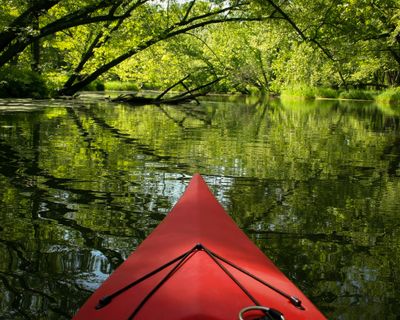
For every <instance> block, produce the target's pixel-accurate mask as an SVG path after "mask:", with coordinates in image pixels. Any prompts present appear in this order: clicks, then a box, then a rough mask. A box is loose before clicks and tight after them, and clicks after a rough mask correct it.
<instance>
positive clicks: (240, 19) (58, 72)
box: [0, 0, 400, 95]
mask: <svg viewBox="0 0 400 320" xmlns="http://www.w3.org/2000/svg"><path fill="white" fill-rule="evenodd" d="M399 13H400V2H399V1H398V0H346V1H337V0H333V1H332V0H331V1H328V0H312V1H311V0H300V1H296V2H291V1H277V0H251V1H248V0H234V1H224V0H222V1H221V0H201V1H200V0H190V1H177V0H167V1H164V0H161V1H154V0H135V1H131V0H118V1H111V0H107V1H100V0H90V1H79V0H78V1H71V0H59V1H55V0H52V1H44V0H31V1H26V0H8V1H3V4H2V12H1V13H0V18H1V20H0V21H1V22H0V74H9V73H10V70H12V69H13V68H14V69H24V68H25V69H28V68H30V69H32V70H33V71H34V72H37V73H41V74H42V76H43V78H44V79H45V81H46V82H47V83H50V84H51V85H52V87H53V89H54V90H55V91H56V92H57V93H58V94H59V95H73V94H75V93H76V92H77V91H79V90H81V89H83V88H85V87H86V86H88V85H89V84H90V83H92V82H93V81H95V80H97V79H101V80H123V81H125V80H129V81H133V82H135V83H136V84H137V86H138V87H156V88H162V87H165V86H166V85H170V84H172V83H174V82H176V81H178V80H179V79H182V78H184V77H186V76H187V75H190V74H196V77H193V76H192V77H191V81H195V82H196V81H197V82H198V83H201V82H202V81H203V82H204V81H206V82H207V81H210V79H212V78H215V77H222V76H223V77H225V78H224V80H223V81H221V82H220V83H218V84H217V85H216V87H215V90H218V91H224V92H227V91H228V92H229V91H240V92H249V91H252V90H262V91H273V92H279V91H281V90H282V88H285V87H290V86H294V85H299V84H302V85H310V86H324V87H332V88H346V89H347V88H349V87H357V88H366V87H368V88H374V89H381V88H384V87H387V86H397V85H398V84H399V82H400V76H399V75H400V74H399V71H400V70H399V67H400V33H399V31H400V23H399V19H398V16H399ZM10 68H11V69H10ZM11 73H12V72H11ZM3 82H4V81H3ZM3 85H4V84H3Z"/></svg>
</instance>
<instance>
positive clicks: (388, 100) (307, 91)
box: [87, 81, 400, 106]
mask: <svg viewBox="0 0 400 320" xmlns="http://www.w3.org/2000/svg"><path fill="white" fill-rule="evenodd" d="M157 89H159V88H155V87H144V88H140V87H139V86H138V85H137V84H135V83H134V82H120V81H106V82H102V83H97V84H96V83H94V84H93V85H92V86H90V87H88V88H87V90H88V91H134V92H138V91H139V92H140V91H141V90H157ZM212 93H215V94H219V93H221V94H226V92H212ZM267 94H268V93H267ZM271 95H272V93H271ZM275 95H276V96H278V97H280V99H282V100H356V101H374V102H376V103H379V104H385V105H397V104H398V105H399V106H400V87H395V88H388V89H386V90H381V91H377V90H361V89H350V90H340V89H332V88H321V87H317V88H312V87H292V88H286V89H283V90H282V91H281V92H280V93H277V94H275Z"/></svg>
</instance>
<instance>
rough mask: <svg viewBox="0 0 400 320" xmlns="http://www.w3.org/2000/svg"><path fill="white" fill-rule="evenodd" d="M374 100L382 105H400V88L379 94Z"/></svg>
mask: <svg viewBox="0 0 400 320" xmlns="http://www.w3.org/2000/svg"><path fill="white" fill-rule="evenodd" d="M375 100H376V101H377V102H378V103H382V104H400V88H399V87H397V88H390V89H387V90H385V91H383V92H382V93H381V94H379V95H378V96H377V97H376V98H375Z"/></svg>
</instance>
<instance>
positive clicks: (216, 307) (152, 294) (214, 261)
mask: <svg viewBox="0 0 400 320" xmlns="http://www.w3.org/2000/svg"><path fill="white" fill-rule="evenodd" d="M74 319H75V320H81V319H82V320H83V319H84V320H91V319H96V320H100V319H107V320H118V319H126V320H128V319H135V320H156V319H163V320H206V319H208V320H234V319H243V320H250V319H259V320H261V319H274V320H276V319H280V320H283V319H287V320H302V319H312V320H318V319H326V318H325V317H324V316H323V314H322V313H321V312H320V311H319V310H318V309H317V308H316V307H315V306H314V305H313V304H312V303H311V302H310V301H309V300H308V298H307V297H306V296H305V295H304V294H303V293H302V292H301V291H300V290H299V289H298V288H297V287H296V286H295V285H294V284H293V283H292V282H291V281H290V280H289V279H288V278H286V276H285V275H284V274H283V273H282V272H281V271H280V270H279V269H278V268H277V267H276V266H275V265H274V264H273V263H272V262H271V260H269V259H268V258H267V257H266V256H265V255H264V254H263V253H262V252H261V251H260V250H259V249H258V248H257V247H256V246H255V245H254V244H253V243H252V242H251V241H250V239H249V238H247V236H246V235H245V234H244V233H243V232H242V231H241V230H240V229H239V228H238V227H237V225H236V224H235V223H234V222H233V220H232V219H231V218H230V217H229V215H228V214H227V213H226V212H225V211H224V209H223V208H222V206H221V205H220V204H219V203H218V201H217V200H216V199H215V198H214V196H213V194H212V193H211V191H210V190H209V189H208V186H207V184H206V183H205V182H204V180H203V178H202V177H201V176H200V175H195V176H194V177H193V179H192V180H191V182H190V184H189V186H188V187H187V189H186V191H185V193H184V194H183V196H182V197H181V199H180V200H179V201H178V203H177V204H176V205H175V207H174V208H173V209H172V211H171V212H170V213H169V214H168V215H167V217H166V218H165V219H164V220H163V221H162V222H161V223H160V225H159V226H158V227H157V228H156V229H155V230H154V231H153V232H152V233H151V234H150V235H149V236H148V238H147V239H146V240H145V241H143V243H142V244H141V245H140V246H139V247H138V248H137V249H136V251H135V252H134V253H133V254H132V255H131V256H130V257H129V258H128V259H127V260H126V261H125V262H124V263H122V265H121V266H120V267H119V268H118V269H117V270H115V272H114V273H113V274H112V275H111V276H110V277H109V278H108V279H107V280H106V281H105V282H104V283H103V285H102V286H101V287H100V288H99V289H98V290H96V291H95V292H94V293H93V295H92V296H91V297H90V298H89V299H88V301H87V302H86V303H85V304H84V305H83V306H82V308H81V309H80V310H79V311H78V313H77V314H76V316H75V317H74Z"/></svg>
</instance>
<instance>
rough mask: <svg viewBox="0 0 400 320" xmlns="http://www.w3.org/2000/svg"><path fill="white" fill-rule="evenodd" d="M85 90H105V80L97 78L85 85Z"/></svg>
mask: <svg viewBox="0 0 400 320" xmlns="http://www.w3.org/2000/svg"><path fill="white" fill-rule="evenodd" d="M84 90H85V91H104V90H105V85H104V82H103V81H101V80H95V81H93V82H91V83H90V84H88V85H87V86H85V88H84Z"/></svg>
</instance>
